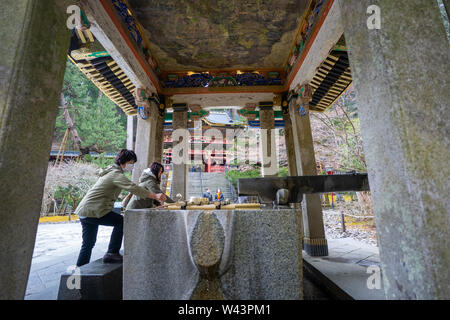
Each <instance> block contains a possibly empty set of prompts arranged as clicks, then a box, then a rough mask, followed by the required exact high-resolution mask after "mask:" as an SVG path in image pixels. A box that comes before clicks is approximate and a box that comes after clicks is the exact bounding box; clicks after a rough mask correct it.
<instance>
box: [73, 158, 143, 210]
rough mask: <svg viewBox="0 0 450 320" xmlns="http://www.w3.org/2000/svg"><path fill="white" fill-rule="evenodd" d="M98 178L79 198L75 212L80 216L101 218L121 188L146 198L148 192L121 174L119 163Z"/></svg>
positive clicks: (101, 172) (112, 206)
mask: <svg viewBox="0 0 450 320" xmlns="http://www.w3.org/2000/svg"><path fill="white" fill-rule="evenodd" d="M99 176H100V178H99V179H98V180H97V182H96V183H95V184H94V186H93V187H92V188H91V189H89V191H88V193H87V194H86V195H85V196H84V198H83V200H81V202H80V204H79V205H78V207H77V209H76V210H75V214H77V215H78V216H81V217H89V218H101V217H103V216H104V215H106V214H107V213H108V212H110V211H112V210H113V208H114V202H115V201H116V199H117V197H118V196H119V194H120V192H121V191H122V189H125V190H127V191H129V192H130V193H132V194H137V195H139V196H140V197H142V198H146V197H147V196H148V195H149V192H148V191H147V190H146V189H144V188H142V187H139V186H138V185H136V184H134V183H133V182H131V181H130V180H128V178H127V177H125V175H124V174H123V170H122V168H121V167H120V166H119V165H116V164H114V165H112V166H110V167H108V168H106V169H103V170H101V171H100V173H99Z"/></svg>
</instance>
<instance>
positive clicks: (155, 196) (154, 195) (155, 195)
mask: <svg viewBox="0 0 450 320" xmlns="http://www.w3.org/2000/svg"><path fill="white" fill-rule="evenodd" d="M149 198H151V199H155V200H158V201H159V202H161V203H163V202H164V201H166V200H167V197H166V195H165V194H164V193H153V192H150V195H149Z"/></svg>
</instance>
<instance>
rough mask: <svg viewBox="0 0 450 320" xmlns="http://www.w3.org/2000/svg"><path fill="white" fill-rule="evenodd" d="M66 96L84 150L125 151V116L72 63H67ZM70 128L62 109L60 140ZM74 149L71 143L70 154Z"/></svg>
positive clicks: (58, 129) (57, 135) (57, 131)
mask: <svg viewBox="0 0 450 320" xmlns="http://www.w3.org/2000/svg"><path fill="white" fill-rule="evenodd" d="M63 93H64V97H65V100H66V105H67V107H68V111H69V114H70V117H71V118H72V120H73V122H74V124H75V127H76V129H77V131H78V134H79V135H80V138H81V140H82V143H81V145H82V147H85V148H89V150H90V151H96V152H99V153H102V152H115V151H117V150H118V149H120V148H124V147H125V141H126V116H125V114H124V113H123V111H122V110H121V109H120V108H119V107H117V106H116V105H115V104H114V103H113V102H112V101H111V100H109V99H108V98H107V97H106V96H104V95H103V94H102V92H101V91H100V90H99V89H98V88H97V87H96V86H95V85H94V84H93V83H92V82H91V81H90V80H89V79H88V78H86V76H85V75H84V74H83V73H82V72H81V71H80V70H78V68H77V66H76V65H74V64H73V63H72V62H71V61H70V60H67V63H66V72H65V75H64V83H63ZM66 128H67V124H66V121H65V119H64V116H63V112H62V110H61V109H60V112H59V113H58V117H57V119H56V127H55V132H54V136H55V139H56V140H58V141H61V140H62V138H63V136H64V132H65V130H66ZM70 148H73V143H72V141H71V140H70V139H69V141H68V145H67V148H66V150H68V149H70Z"/></svg>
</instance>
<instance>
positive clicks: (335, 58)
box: [309, 51, 352, 112]
mask: <svg viewBox="0 0 450 320" xmlns="http://www.w3.org/2000/svg"><path fill="white" fill-rule="evenodd" d="M351 84H352V74H351V72H350V65H349V60H348V55H347V52H345V51H332V52H331V53H330V54H329V55H328V57H327V59H325V61H324V62H323V63H322V64H321V65H320V67H319V68H318V69H317V72H316V74H315V75H314V78H313V80H312V81H311V82H310V85H311V87H312V101H311V102H310V103H309V107H310V110H311V111H319V112H323V111H325V110H326V109H327V108H329V107H330V106H331V105H332V104H333V103H334V102H335V101H336V100H337V99H339V97H340V96H341V95H342V94H343V93H344V92H345V91H346V90H347V89H348V88H349V87H350V85H351Z"/></svg>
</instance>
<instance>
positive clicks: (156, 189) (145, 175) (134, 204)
mask: <svg viewBox="0 0 450 320" xmlns="http://www.w3.org/2000/svg"><path fill="white" fill-rule="evenodd" d="M163 172H164V167H163V165H162V164H161V163H159V162H153V163H152V164H151V165H150V167H149V168H147V169H145V170H144V171H143V172H142V175H141V177H140V178H139V186H140V187H143V188H145V189H147V190H148V191H150V192H153V193H163V192H162V191H161V188H160V186H159V185H160V184H161V176H162V174H163ZM130 197H131V200H130V202H129V203H128V205H126V208H127V209H144V208H153V207H156V206H158V205H159V204H157V203H156V202H155V201H154V200H153V199H148V198H142V197H140V196H139V195H131V194H129V195H128V197H127V198H126V199H125V200H124V203H126V202H127V200H128V199H129V198H130ZM165 202H168V203H174V202H175V201H173V200H172V199H171V198H169V197H167V199H166V200H165Z"/></svg>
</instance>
